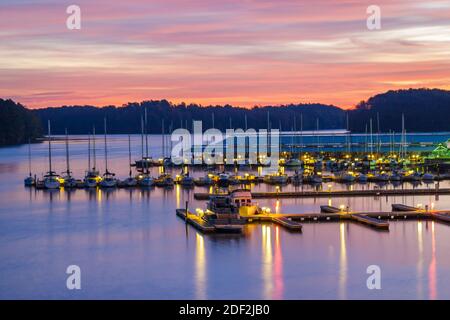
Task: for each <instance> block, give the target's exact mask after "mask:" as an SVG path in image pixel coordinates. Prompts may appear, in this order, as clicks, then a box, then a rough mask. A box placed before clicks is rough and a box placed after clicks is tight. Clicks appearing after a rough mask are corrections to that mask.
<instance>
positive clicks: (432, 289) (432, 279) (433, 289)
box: [428, 221, 437, 300]
mask: <svg viewBox="0 0 450 320" xmlns="http://www.w3.org/2000/svg"><path fill="white" fill-rule="evenodd" d="M435 232H436V231H435V228H434V221H432V222H431V262H430V267H429V270H428V278H429V279H428V283H429V299H431V300H435V299H436V298H437V283H436V281H437V274H436V233H435Z"/></svg>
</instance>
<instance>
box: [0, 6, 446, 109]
mask: <svg viewBox="0 0 450 320" xmlns="http://www.w3.org/2000/svg"><path fill="white" fill-rule="evenodd" d="M72 4H76V5H78V6H79V7H80V9H81V29H80V30H69V29H68V28H67V26H66V20H67V18H68V16H69V14H67V13H66V8H67V7H68V6H70V5H72ZM369 5H377V6H379V7H380V9H381V29H379V30H369V29H368V28H367V23H366V20H367V18H368V17H369V16H370V14H368V13H367V12H366V10H367V7H368V6H369ZM449 58H450V0H446V1H441V0H430V1H426V0H422V1H417V0H370V1H367V0H336V1H331V0H314V1H312V0H310V1H304V0H227V1H223V0H222V1H216V0H192V1H187V0H127V1H110V0H96V1H94V0H73V1H72V0H71V1H65V0H35V1H33V0H1V1H0V97H1V98H11V99H13V100H15V101H17V102H20V103H22V104H24V105H26V106H28V107H30V108H39V107H48V106H60V105H73V104H77V105H85V104H89V105H96V106H103V105H111V104H113V105H118V106H120V105H122V104H125V103H127V102H139V101H142V100H151V99H153V100H157V99H167V100H169V101H172V102H174V103H178V102H182V101H184V102H186V103H199V104H202V105H209V104H214V105H215V104H231V105H234V106H243V107H252V106H254V105H281V104H289V103H309V102H310V103H315V102H319V103H325V104H333V105H336V106H339V107H343V108H351V107H353V106H355V105H356V104H357V103H358V102H359V101H361V100H367V99H368V98H369V97H370V96H372V95H375V94H377V93H382V92H385V91H387V90H397V89H403V88H421V87H429V88H442V89H450V59H449Z"/></svg>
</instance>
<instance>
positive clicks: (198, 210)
mask: <svg viewBox="0 0 450 320" xmlns="http://www.w3.org/2000/svg"><path fill="white" fill-rule="evenodd" d="M195 212H197V216H199V217H203V215H204V214H205V213H204V212H203V210H202V209H200V208H197V209H195Z"/></svg>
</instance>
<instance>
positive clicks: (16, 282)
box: [0, 135, 450, 298]
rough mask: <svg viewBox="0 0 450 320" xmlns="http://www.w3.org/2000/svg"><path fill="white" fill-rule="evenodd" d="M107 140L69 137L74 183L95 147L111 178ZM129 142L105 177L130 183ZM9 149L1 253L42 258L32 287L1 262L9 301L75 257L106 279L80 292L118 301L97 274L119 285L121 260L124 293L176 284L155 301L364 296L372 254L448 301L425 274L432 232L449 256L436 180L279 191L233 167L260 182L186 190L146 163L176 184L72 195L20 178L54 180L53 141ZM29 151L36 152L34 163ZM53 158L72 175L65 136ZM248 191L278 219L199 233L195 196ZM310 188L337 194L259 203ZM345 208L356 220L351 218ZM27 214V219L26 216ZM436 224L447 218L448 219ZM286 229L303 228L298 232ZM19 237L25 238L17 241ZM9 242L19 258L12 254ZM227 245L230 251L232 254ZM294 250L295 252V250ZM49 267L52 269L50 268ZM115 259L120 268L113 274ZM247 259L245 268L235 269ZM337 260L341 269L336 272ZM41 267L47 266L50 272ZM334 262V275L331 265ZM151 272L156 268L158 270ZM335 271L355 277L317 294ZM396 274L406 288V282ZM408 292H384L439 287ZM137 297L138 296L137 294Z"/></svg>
mask: <svg viewBox="0 0 450 320" xmlns="http://www.w3.org/2000/svg"><path fill="white" fill-rule="evenodd" d="M102 140H104V137H103V136H102V135H96V137H95V138H94V137H93V135H91V137H90V139H88V136H84V137H83V139H80V138H79V137H76V139H72V137H71V136H70V135H69V164H70V171H71V172H72V176H73V177H75V178H77V177H80V176H83V173H84V172H85V171H86V168H91V171H92V169H93V167H94V165H93V163H94V155H93V152H94V151H95V158H96V163H95V171H99V172H104V171H105V163H104V159H103V158H104V154H103V153H104V141H102ZM129 140H131V143H130V144H129ZM148 140H149V154H151V155H152V156H153V159H159V158H160V157H161V155H162V153H161V145H160V142H161V137H160V136H153V135H149V136H148ZM89 141H90V142H89ZM144 141H145V138H144ZM102 142H103V143H102ZM89 143H90V145H91V146H90V149H89V146H88V144H89ZM94 143H95V148H94V147H93V145H94ZM144 143H145V142H144ZM129 145H131V160H132V161H133V160H134V159H136V158H138V159H140V158H141V156H140V153H141V150H140V146H141V137H140V135H131V137H130V138H129V137H128V135H123V136H111V135H108V136H107V147H108V149H107V150H108V170H109V171H110V172H114V173H116V175H117V179H119V180H120V181H123V180H126V179H127V178H128V177H129V171H130V167H129V163H130V161H129V160H130V152H129V151H130V150H129V149H130V148H129ZM94 149H95V150H94ZM3 150H4V153H3V154H2V158H1V159H2V161H3V162H2V164H0V175H1V177H2V179H1V180H0V191H1V195H2V196H1V197H0V201H1V202H2V206H1V209H0V213H1V215H0V220H1V223H2V224H3V225H6V226H9V228H8V229H7V230H8V231H7V232H6V233H4V234H3V235H2V236H1V240H2V242H1V243H2V244H1V245H0V246H1V249H2V252H9V253H8V255H9V256H10V257H13V258H14V259H15V260H16V261H20V260H21V259H22V260H23V259H24V258H23V257H24V256H25V255H32V256H34V257H36V258H35V260H34V261H33V262H31V263H30V265H29V267H25V269H24V274H25V275H24V278H23V281H22V280H20V279H17V278H15V277H14V276H13V274H14V269H13V268H12V267H11V265H10V264H9V263H8V258H6V256H3V257H2V258H3V262H2V263H1V264H0V268H1V269H2V272H3V274H4V275H5V277H4V278H3V280H1V281H0V287H2V288H17V290H12V291H11V290H10V291H9V292H10V293H9V296H13V297H33V296H37V294H36V293H34V292H32V291H28V290H27V289H26V288H27V286H26V284H25V281H29V279H30V278H31V277H35V274H36V273H37V272H38V273H39V275H40V276H39V279H41V280H38V281H37V283H38V284H39V285H41V286H43V287H45V286H46V283H47V285H52V286H53V285H54V284H52V281H53V280H51V279H52V275H53V274H57V273H58V272H59V271H58V270H59V269H61V268H64V265H65V264H66V261H67V260H70V259H71V258H70V257H73V256H76V257H77V262H78V263H80V264H81V265H82V268H83V269H85V270H88V271H89V273H92V272H93V273H94V274H97V276H98V277H97V276H96V277H97V280H95V282H94V284H95V285H97V286H98V289H97V290H96V291H92V290H89V291H84V292H81V293H80V296H82V297H85V298H89V297H91V298H92V297H96V296H97V295H100V294H101V296H102V297H118V296H119V295H118V294H115V293H114V288H122V290H124V286H123V284H122V283H121V282H120V281H118V280H112V281H111V282H108V283H104V282H102V281H100V280H99V279H101V277H100V271H98V272H96V271H94V269H97V270H108V271H102V274H104V272H106V274H107V276H108V278H111V279H119V278H120V276H119V275H120V274H121V273H122V272H123V271H124V269H123V268H119V267H117V266H119V265H123V264H122V263H121V261H122V259H125V260H126V261H127V267H125V270H127V273H128V274H129V275H130V276H129V278H127V287H128V286H129V284H130V283H131V282H134V283H136V284H135V285H134V288H136V289H131V290H130V292H135V294H136V297H142V296H145V297H156V296H155V295H154V293H155V292H156V291H154V290H152V289H151V288H153V287H154V286H155V285H160V286H169V287H171V288H177V290H174V291H173V292H172V291H167V292H163V293H161V291H157V292H159V295H158V297H164V298H170V297H172V298H174V297H179V298H183V297H191V298H201V297H208V298H214V297H218V298H219V297H220V298H223V297H227V296H229V297H234V298H235V297H236V292H237V291H239V292H242V297H254V298H276V297H279V298H281V297H282V298H301V297H306V294H302V292H303V291H298V288H299V286H300V287H303V288H304V289H305V290H307V291H308V295H307V297H320V298H324V297H325V298H326V297H328V298H343V297H369V295H368V293H367V292H366V291H363V290H357V289H355V287H354V286H355V284H356V283H357V282H358V281H360V279H358V278H351V277H349V274H350V273H352V274H358V273H359V272H360V270H359V269H358V268H362V269H361V270H363V271H364V270H365V269H364V268H365V266H362V265H361V264H363V265H366V263H369V264H370V263H372V261H373V260H372V259H373V255H375V256H376V257H377V259H379V261H380V263H382V264H386V263H389V264H391V265H392V267H391V269H390V270H393V271H394V272H397V271H398V272H405V265H407V266H410V269H408V271H406V275H405V277H408V278H411V277H413V278H415V277H420V279H422V280H415V281H413V285H421V286H423V288H427V287H428V286H430V285H431V288H435V289H436V292H438V293H437V296H438V297H445V296H447V295H448V292H447V289H446V288H447V286H446V283H445V280H443V282H442V283H437V284H436V286H435V287H433V286H432V279H433V274H434V273H433V269H430V270H431V271H430V270H429V268H428V263H429V262H430V261H432V260H430V259H431V258H432V257H431V256H429V255H428V254H427V253H425V251H424V250H425V248H428V247H430V248H431V247H432V239H433V237H434V238H435V246H436V247H437V250H438V252H442V250H445V247H446V243H448V237H447V233H448V227H449V226H448V223H446V222H445V219H448V212H447V211H446V210H448V208H450V201H449V200H448V196H447V195H445V194H435V190H436V187H435V184H436V183H439V189H440V190H445V189H449V188H450V184H449V181H448V180H446V179H444V180H434V181H433V183H431V184H429V183H425V181H423V180H421V181H418V182H414V181H404V182H402V183H401V184H397V183H396V182H395V181H393V182H391V181H389V182H387V183H379V182H376V181H367V182H365V183H361V182H359V181H357V180H356V181H354V182H352V183H351V184H348V183H342V182H339V181H338V180H328V179H329V178H328V175H329V174H330V172H329V171H328V170H325V169H324V171H323V172H322V174H323V175H324V179H323V181H322V182H321V184H320V185H314V184H311V183H300V184H298V183H294V182H293V181H289V182H288V183H286V184H282V185H277V184H273V183H266V182H264V181H258V179H257V177H258V176H261V172H258V168H257V167H255V168H251V169H250V168H240V169H239V171H238V172H237V173H235V172H234V169H232V170H226V173H228V175H224V176H223V179H222V180H223V181H226V180H227V179H228V180H233V179H235V178H232V177H233V176H241V177H244V176H245V174H246V173H247V174H248V176H247V177H248V179H249V180H251V183H248V184H244V185H242V184H234V183H232V184H226V183H225V186H220V185H219V184H217V183H216V182H214V180H213V179H214V177H212V178H210V177H209V176H208V174H207V173H208V172H210V171H209V169H208V168H196V167H195V168H194V167H190V168H189V176H190V177H192V178H193V179H194V181H196V180H198V181H200V180H202V182H201V183H194V185H193V186H192V185H191V186H188V185H182V184H181V183H178V181H180V179H179V178H178V179H177V175H180V176H181V172H182V170H181V169H182V168H181V167H172V166H166V167H165V168H164V169H163V168H161V166H153V167H149V168H148V176H149V177H152V178H153V179H155V180H156V179H158V178H159V177H160V176H161V175H162V174H164V173H163V170H164V172H165V174H169V175H170V176H171V177H172V178H173V180H174V184H173V185H172V186H168V187H162V186H158V185H156V184H152V186H149V187H144V186H142V185H139V183H138V185H136V186H132V187H125V186H122V185H121V184H120V183H119V184H118V185H117V186H116V187H114V188H104V187H101V186H99V185H95V186H94V187H90V188H89V187H85V186H82V185H80V186H79V187H76V188H66V187H65V186H64V185H61V186H60V187H59V188H57V189H45V188H44V189H38V188H36V187H24V181H23V180H22V179H17V176H22V177H23V173H27V172H28V171H29V166H28V165H29V163H28V162H29V161H28V160H29V159H31V171H32V177H34V176H36V178H37V180H40V177H41V174H42V176H43V175H45V172H47V171H48V143H45V144H31V146H30V147H29V146H28V145H24V146H21V147H13V148H6V149H3ZM88 150H90V154H91V156H90V162H91V163H90V166H88V160H89V159H88ZM144 150H145V149H144ZM1 151H2V150H0V152H1ZM28 151H30V154H31V157H30V158H29V157H28V153H29V152H28ZM51 152H52V171H56V172H63V173H64V172H65V171H66V170H67V165H66V137H65V136H63V137H61V139H52V141H51ZM99 155H100V156H99ZM144 155H145V151H144ZM132 161H131V162H132ZM324 168H325V167H324ZM131 169H132V175H131V176H132V177H137V176H138V175H139V174H141V173H140V172H139V171H137V170H136V167H135V166H132V167H131ZM220 172H221V170H220V169H215V170H212V173H220ZM284 172H285V173H286V174H287V175H288V176H294V175H295V169H293V170H291V169H290V168H286V169H285V171H284ZM144 173H145V172H144ZM441 174H443V173H441ZM61 176H64V174H62V175H61ZM262 176H263V175H262ZM100 178H101V176H100ZM209 179H211V180H209ZM77 180H81V179H77ZM81 182H83V180H81ZM402 186H403V188H404V189H411V190H415V191H417V192H413V193H411V194H401V193H400V191H401V188H402ZM242 187H244V188H247V189H251V192H252V198H253V201H255V202H256V201H257V205H258V206H259V207H260V208H269V209H270V213H266V214H253V215H249V216H247V217H246V216H245V214H242V215H241V218H242V219H243V222H244V224H243V228H242V231H241V232H240V233H235V232H233V233H227V232H225V233H224V232H217V231H216V230H215V229H214V230H213V229H212V228H211V225H209V228H210V230H209V231H204V230H202V228H205V226H208V223H205V222H204V221H205V220H203V219H201V218H200V217H198V216H197V215H198V214H199V213H198V212H197V210H196V208H200V209H201V210H204V209H205V207H206V200H207V199H205V200H197V199H196V194H208V197H209V195H210V194H216V193H217V194H220V193H227V192H230V191H232V190H234V189H239V188H242ZM380 187H381V188H382V190H383V191H386V190H399V191H396V192H394V193H391V194H389V195H383V196H377V195H376V194H375V195H374V194H371V195H370V196H355V197H353V196H347V195H346V196H342V197H338V196H336V197H335V196H332V197H330V196H329V192H349V191H350V192H351V191H364V190H370V192H371V193H372V192H373V190H374V189H379V188H380ZM302 190H303V192H311V193H315V192H325V193H328V196H323V197H269V198H265V197H263V198H257V197H256V196H255V195H254V194H255V193H256V194H257V193H275V194H276V193H282V192H301V191H302ZM420 190H425V191H420ZM364 192H366V191H364ZM397 192H399V193H397ZM186 201H188V202H189V212H190V215H189V221H192V223H193V224H191V222H188V223H186V221H185V219H184V216H183V213H184V211H183V210H185V202H186ZM392 204H403V205H405V206H409V207H413V208H418V207H420V208H421V209H422V211H423V210H424V208H425V206H426V205H428V207H429V212H430V214H429V215H427V214H424V213H422V212H416V211H415V212H411V211H406V212H402V211H393V208H392ZM321 206H330V207H334V208H337V209H339V211H340V212H341V211H342V210H343V211H344V212H345V213H344V214H342V212H341V213H339V212H338V213H321ZM347 207H348V208H349V213H351V214H347V212H346V211H347ZM341 208H344V209H341ZM177 209H178V210H177ZM266 210H267V209H266ZM21 212H28V213H27V214H26V215H25V214H23V213H21ZM366 214H369V215H368V216H366V220H367V218H371V219H376V220H380V221H381V222H383V223H387V224H388V225H389V227H388V230H389V231H387V229H386V228H384V229H383V228H379V227H376V226H371V225H370V224H368V223H366V222H364V221H357V220H356V218H357V219H360V218H358V215H366ZM405 216H406V218H405ZM433 217H440V220H437V219H435V218H433ZM363 219H364V218H363ZM195 222H197V224H198V225H202V228H200V229H198V228H196V227H195V226H194V224H195ZM285 223H286V224H285ZM287 224H289V225H292V226H294V225H295V227H294V228H292V229H291V228H289V226H288V225H287ZM300 226H301V227H300ZM300 228H301V231H300ZM16 239H23V240H21V243H18V242H16V241H17V240H16ZM13 244H14V245H13ZM10 246H11V248H14V249H13V250H14V251H8V250H9V249H8V248H9V247H10ZM218 248H222V249H223V251H222V249H221V250H218ZM421 248H423V250H422V251H421ZM62 250H63V252H64V253H63V254H61V253H58V258H55V253H56V252H60V251H62ZM367 250H370V251H371V252H372V255H371V256H370V257H368V256H366V252H367ZM19 252H21V254H20V255H19ZM124 252H126V254H125V255H124ZM289 252H292V253H293V254H292V255H289ZM398 252H401V254H400V255H399V254H398ZM287 255H289V264H287V259H288V256H287ZM206 257H207V258H206ZM418 257H422V258H421V259H422V260H418ZM440 257H441V259H440V260H438V267H437V269H436V274H437V273H442V272H443V270H444V269H445V268H446V265H447V263H450V261H447V260H446V258H445V256H442V255H441V256H440ZM344 258H345V260H344ZM235 259H238V260H239V261H240V263H239V264H235V263H234V262H233V261H234V260H235ZM46 261H53V263H52V265H51V266H48V264H47V262H46ZM420 261H423V264H420V263H421V262H420ZM109 263H113V265H112V266H110V267H109V268H106V265H108V264H109ZM279 263H282V264H283V267H282V269H281V270H283V274H282V275H279V274H278V273H277V272H278V271H275V270H278V269H276V268H279ZM242 264H244V265H246V267H245V268H242V267H238V265H242ZM328 264H333V269H331V266H328ZM43 265H46V266H47V267H46V268H41V267H42V266H43ZM180 265H181V266H183V268H184V269H185V272H186V273H187V274H189V275H190V277H189V278H184V277H175V278H174V279H171V280H167V279H166V278H164V276H162V274H163V273H162V270H164V274H166V273H167V272H171V273H173V274H176V273H177V272H178V271H179V269H180ZM289 265H292V266H294V265H295V266H296V268H295V269H291V268H290V267H288V266H289ZM143 266H145V268H144V267H143ZM334 266H335V267H336V268H337V269H334ZM416 267H417V268H416ZM419 267H420V268H419ZM105 268H106V269H105ZM35 270H42V271H35ZM148 270H152V272H150V273H149V271H148ZM216 270H223V271H224V275H223V281H225V282H226V283H222V284H221V287H222V288H224V290H230V292H233V293H230V294H229V295H227V294H226V293H225V294H224V293H223V291H222V293H221V295H220V296H218V295H216V293H215V290H214V289H213V288H214V287H216V286H217V285H218V283H217V281H216V280H214V278H213V275H214V274H215V272H216ZM225 270H226V272H225ZM299 270H302V272H306V271H307V274H308V276H307V277H306V276H302V275H299ZM395 270H397V271H395ZM337 272H339V273H340V274H343V275H347V278H341V280H339V281H336V282H335V281H333V280H331V281H330V282H329V283H327V284H325V283H324V284H322V285H320V286H319V287H318V288H317V287H315V285H316V284H317V283H319V282H320V281H321V280H320V279H321V278H322V277H323V275H324V274H332V273H337ZM429 272H431V273H429ZM237 273H243V274H244V277H243V278H241V281H242V282H243V283H245V284H246V285H245V286H242V285H241V284H237V283H234V282H233V278H235V275H236V274H237ZM363 274H365V273H364V272H363ZM252 275H253V276H252ZM424 275H426V276H425V278H424ZM255 276H256V277H255ZM202 279H207V281H206V282H205V281H204V280H202ZM276 279H278V280H276ZM288 279H290V280H288ZM399 279H400V280H399V281H401V279H404V277H400V278H399ZM44 281H45V282H44ZM130 281H131V282H130ZM276 281H277V282H276ZM309 281H311V284H309ZM312 283H314V286H313V285H312ZM281 284H282V285H283V287H282V289H281ZM275 285H277V286H279V287H278V288H279V289H278V291H273V290H271V289H270V288H273V287H274V286H275ZM250 287H251V288H256V289H255V290H257V291H252V290H250V289H249V288H250ZM399 288H400V287H398V289H397V290H398V291H390V292H385V293H384V295H383V297H398V296H401V297H405V296H406V297H412V298H417V297H421V296H422V297H428V296H429V295H430V294H432V292H433V291H428V290H426V289H423V290H422V291H420V290H418V291H415V290H413V291H406V289H405V290H400V289H399ZM433 290H434V289H433ZM137 292H139V293H137ZM66 295H67V293H66V292H65V291H64V290H61V291H55V290H50V291H48V293H46V294H44V296H46V297H64V296H66ZM39 296H40V297H42V296H43V295H42V294H40V295H39ZM129 296H133V293H131V295H129ZM238 296H239V295H238Z"/></svg>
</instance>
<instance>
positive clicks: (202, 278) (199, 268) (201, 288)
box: [195, 233, 207, 300]
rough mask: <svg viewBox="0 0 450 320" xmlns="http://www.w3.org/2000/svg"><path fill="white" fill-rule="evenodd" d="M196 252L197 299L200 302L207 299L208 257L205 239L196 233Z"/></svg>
mask: <svg viewBox="0 0 450 320" xmlns="http://www.w3.org/2000/svg"><path fill="white" fill-rule="evenodd" d="M195 248H196V251H195V297H196V299H199V300H204V299H206V281H207V275H206V256H205V239H204V236H203V235H202V234H200V233H196V247H195Z"/></svg>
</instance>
